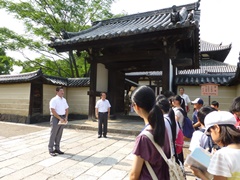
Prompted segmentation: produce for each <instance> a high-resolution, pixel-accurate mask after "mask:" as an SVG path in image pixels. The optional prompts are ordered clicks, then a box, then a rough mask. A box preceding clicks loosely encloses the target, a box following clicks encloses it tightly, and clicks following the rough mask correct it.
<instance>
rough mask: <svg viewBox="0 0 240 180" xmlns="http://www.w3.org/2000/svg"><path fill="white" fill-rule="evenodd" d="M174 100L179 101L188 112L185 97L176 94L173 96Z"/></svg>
mask: <svg viewBox="0 0 240 180" xmlns="http://www.w3.org/2000/svg"><path fill="white" fill-rule="evenodd" d="M172 100H176V101H179V104H180V106H181V108H182V109H183V111H184V112H185V113H186V106H185V101H184V99H183V98H182V97H181V96H179V95H176V96H174V97H173V99H172Z"/></svg>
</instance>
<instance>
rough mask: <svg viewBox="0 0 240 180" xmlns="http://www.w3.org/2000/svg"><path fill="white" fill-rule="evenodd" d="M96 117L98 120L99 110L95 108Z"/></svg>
mask: <svg viewBox="0 0 240 180" xmlns="http://www.w3.org/2000/svg"><path fill="white" fill-rule="evenodd" d="M95 115H96V118H97V119H98V108H95Z"/></svg>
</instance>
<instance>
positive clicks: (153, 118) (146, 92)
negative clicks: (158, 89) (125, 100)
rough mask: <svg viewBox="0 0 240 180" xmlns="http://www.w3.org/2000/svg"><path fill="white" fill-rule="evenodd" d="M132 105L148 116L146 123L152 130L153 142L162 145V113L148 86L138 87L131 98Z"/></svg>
mask: <svg viewBox="0 0 240 180" xmlns="http://www.w3.org/2000/svg"><path fill="white" fill-rule="evenodd" d="M131 100H132V102H133V103H136V105H137V106H139V107H140V108H142V109H144V110H145V111H146V112H147V113H149V115H148V122H149V124H150V125H151V126H152V128H153V138H154V141H155V142H156V143H157V144H159V145H160V146H163V145H164V139H165V123H164V118H163V113H162V111H161V109H160V108H159V106H158V105H157V104H156V100H155V94H154V91H153V90H152V89H151V88H150V87H148V86H139V87H138V88H136V89H135V90H134V91H133V93H132V96H131Z"/></svg>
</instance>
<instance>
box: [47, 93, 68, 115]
mask: <svg viewBox="0 0 240 180" xmlns="http://www.w3.org/2000/svg"><path fill="white" fill-rule="evenodd" d="M49 108H50V114H51V115H53V114H52V111H51V108H52V109H55V111H56V113H57V114H58V115H65V113H66V109H68V108H69V106H68V104H67V101H66V99H65V98H64V97H62V98H61V97H59V96H58V95H56V96H55V97H54V98H52V99H51V101H50V103H49Z"/></svg>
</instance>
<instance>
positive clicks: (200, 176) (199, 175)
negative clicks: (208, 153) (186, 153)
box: [190, 166, 209, 180]
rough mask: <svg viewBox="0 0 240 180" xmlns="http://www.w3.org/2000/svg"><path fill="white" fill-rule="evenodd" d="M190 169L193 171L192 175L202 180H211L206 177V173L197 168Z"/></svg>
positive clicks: (191, 167)
mask: <svg viewBox="0 0 240 180" xmlns="http://www.w3.org/2000/svg"><path fill="white" fill-rule="evenodd" d="M190 169H191V170H192V173H193V174H194V175H195V176H197V177H198V178H200V179H202V180H209V178H208V177H207V176H205V175H204V173H203V172H202V171H201V170H200V169H198V168H196V167H193V166H190Z"/></svg>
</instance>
